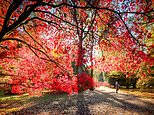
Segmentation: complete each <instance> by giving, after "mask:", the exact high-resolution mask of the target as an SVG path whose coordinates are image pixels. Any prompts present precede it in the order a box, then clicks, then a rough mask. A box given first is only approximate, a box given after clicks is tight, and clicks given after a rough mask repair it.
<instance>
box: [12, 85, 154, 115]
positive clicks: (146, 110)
mask: <svg viewBox="0 0 154 115" xmlns="http://www.w3.org/2000/svg"><path fill="white" fill-rule="evenodd" d="M9 114H10V115H12V114H13V115H16V114H19V115H23V114H26V115H53V114H54V115H60V114H64V115H104V114H107V115H132V114H133V115H153V114H154V99H143V98H139V97H136V96H132V95H128V94H126V93H123V92H122V91H119V93H118V94H116V93H115V89H110V88H107V87H100V88H96V89H95V90H94V91H85V92H84V93H80V94H79V95H72V96H71V97H70V98H68V97H67V96H66V97H60V98H53V97H52V96H51V97H50V96H48V98H47V99H46V100H45V101H39V98H38V101H37V103H33V104H32V105H31V106H29V107H28V108H23V109H21V110H20V111H18V112H13V113H9Z"/></svg>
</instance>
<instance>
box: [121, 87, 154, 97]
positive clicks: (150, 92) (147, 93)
mask: <svg viewBox="0 0 154 115" xmlns="http://www.w3.org/2000/svg"><path fill="white" fill-rule="evenodd" d="M120 90H121V91H123V92H125V93H128V94H131V95H135V96H139V97H142V98H150V99H154V89H125V88H121V89H120Z"/></svg>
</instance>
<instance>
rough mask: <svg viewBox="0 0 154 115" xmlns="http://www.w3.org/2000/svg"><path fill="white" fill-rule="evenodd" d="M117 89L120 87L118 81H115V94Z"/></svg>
mask: <svg viewBox="0 0 154 115" xmlns="http://www.w3.org/2000/svg"><path fill="white" fill-rule="evenodd" d="M119 87H120V85H119V83H118V81H116V82H115V88H116V93H118V90H119Z"/></svg>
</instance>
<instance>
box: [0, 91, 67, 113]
mask: <svg viewBox="0 0 154 115" xmlns="http://www.w3.org/2000/svg"><path fill="white" fill-rule="evenodd" d="M67 98H68V96H67V95H66V94H61V95H59V94H58V95H57V94H44V95H43V96H40V97H36V96H35V97H34V96H33V97H32V96H28V94H23V95H1V96H0V114H4V113H9V112H13V111H19V110H21V109H23V108H26V107H29V106H31V105H33V104H36V103H39V102H47V101H49V100H54V101H56V100H66V99H67Z"/></svg>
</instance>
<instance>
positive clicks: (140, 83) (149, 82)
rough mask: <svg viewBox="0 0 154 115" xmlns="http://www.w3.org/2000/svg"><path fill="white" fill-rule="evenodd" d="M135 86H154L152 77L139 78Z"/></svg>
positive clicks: (142, 87)
mask: <svg viewBox="0 0 154 115" xmlns="http://www.w3.org/2000/svg"><path fill="white" fill-rule="evenodd" d="M136 86H137V88H140V89H147V88H154V77H146V78H143V79H139V80H138V81H137V85H136Z"/></svg>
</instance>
